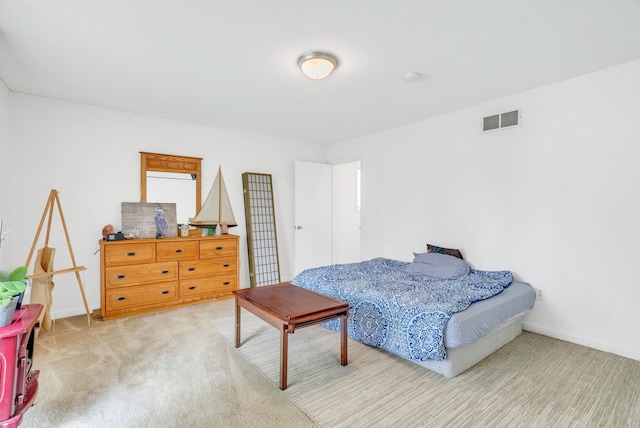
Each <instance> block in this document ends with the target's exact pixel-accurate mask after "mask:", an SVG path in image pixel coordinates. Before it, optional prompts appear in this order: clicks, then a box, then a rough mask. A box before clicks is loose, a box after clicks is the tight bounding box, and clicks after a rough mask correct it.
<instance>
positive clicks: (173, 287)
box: [105, 281, 178, 311]
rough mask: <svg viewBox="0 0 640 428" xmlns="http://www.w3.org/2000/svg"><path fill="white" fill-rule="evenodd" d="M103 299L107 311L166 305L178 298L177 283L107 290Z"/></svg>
mask: <svg viewBox="0 0 640 428" xmlns="http://www.w3.org/2000/svg"><path fill="white" fill-rule="evenodd" d="M105 297H106V302H105V304H106V306H107V311H114V310H118V309H126V308H133V307H136V306H143V305H149V304H158V303H168V302H171V301H173V300H177V298H178V281H173V282H165V283H161V284H148V285H136V286H134V287H122V288H118V289H114V290H108V291H107V293H106V296H105Z"/></svg>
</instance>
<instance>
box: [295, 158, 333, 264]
mask: <svg viewBox="0 0 640 428" xmlns="http://www.w3.org/2000/svg"><path fill="white" fill-rule="evenodd" d="M294 183H295V184H294V187H295V190H294V197H295V208H294V209H295V229H296V230H295V238H294V241H295V242H294V244H295V251H294V275H297V274H299V273H300V272H302V271H303V270H305V269H309V268H313V267H319V266H326V265H329V264H331V165H327V164H322V163H314V162H303V161H296V162H295V174H294Z"/></svg>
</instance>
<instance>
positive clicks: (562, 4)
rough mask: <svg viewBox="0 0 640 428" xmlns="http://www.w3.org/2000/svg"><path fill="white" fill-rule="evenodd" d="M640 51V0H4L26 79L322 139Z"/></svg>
mask: <svg viewBox="0 0 640 428" xmlns="http://www.w3.org/2000/svg"><path fill="white" fill-rule="evenodd" d="M308 50H326V51H328V52H331V53H334V54H335V55H337V56H338V57H339V59H340V62H341V63H340V65H339V67H338V69H337V70H336V71H335V72H334V74H332V75H331V76H329V78H327V79H325V80H322V81H314V80H310V79H308V78H306V77H304V76H303V75H302V73H301V72H300V70H299V69H298V68H297V58H298V56H299V55H300V54H302V53H303V52H305V51H308ZM638 58H640V0H606V1H605V0H458V1H456V0H450V1H446V0H368V1H364V0H323V1H318V0H314V1H309V0H272V1H265V0H237V1H219V0H182V1H178V0H174V1H167V0H110V1H107V0H39V1H35V0H0V77H1V78H2V80H3V81H4V82H5V84H6V85H7V86H8V87H9V89H10V90H12V91H15V92H21V93H26V94H34V95H40V96H45V97H52V98H58V99H62V100H69V101H76V102H80V103H86V104H92V105H97V106H104V107H109V108H114V109H120V110H126V111H131V112H138V113H144V114H149V115H155V116H161V117H166V118H174V119H179V120H184V121H190V122H197V123H202V124H210V125H214V126H219V127H225V128H231V129H239V130H246V131H250V132H256V133H261V134H267V135H273V136H278V137H290V138H295V139H303V140H309V141H316V142H322V143H333V142H339V141H344V140H348V139H352V138H356V137H359V136H363V135H368V134H371V133H375V132H378V131H381V130H384V129H389V128H393V127H397V126H401V125H404V124H407V123H411V122H415V121H418V120H421V119H426V118H429V117H433V116H437V115H440V114H443V113H447V112H450V111H453V110H457V109H460V108H464V107H467V106H470V105H475V104H478V103H482V102H485V101H489V100H492V99H496V98H500V97H503V96H506V95H510V94H514V93H517V92H521V91H524V90H528V89H532V88H536V87H539V86H543V85H546V84H549V83H553V82H557V81H561V80H565V79H569V78H572V77H575V76H579V75H581V74H585V73H589V72H592V71H596V70H600V69H603V68H607V67H610V66H614V65H617V64H620V63H624V62H627V61H631V60H635V59H638ZM409 71H417V72H419V73H421V74H422V75H423V78H422V79H421V80H420V81H418V82H415V83H405V82H404V81H403V77H404V75H405V74H406V73H407V72H409ZM639 77H640V76H639Z"/></svg>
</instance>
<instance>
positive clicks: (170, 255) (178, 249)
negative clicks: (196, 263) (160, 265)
mask: <svg viewBox="0 0 640 428" xmlns="http://www.w3.org/2000/svg"><path fill="white" fill-rule="evenodd" d="M156 246H157V251H158V255H157V260H158V261H159V262H164V261H169V260H188V259H197V258H198V249H199V245H198V241H187V240H185V241H171V242H158V243H157V244H156Z"/></svg>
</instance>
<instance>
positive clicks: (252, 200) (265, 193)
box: [242, 172, 280, 287]
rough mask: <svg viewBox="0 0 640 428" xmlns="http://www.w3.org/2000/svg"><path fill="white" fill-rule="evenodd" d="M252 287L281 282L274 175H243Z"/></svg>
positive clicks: (246, 173)
mask: <svg viewBox="0 0 640 428" xmlns="http://www.w3.org/2000/svg"><path fill="white" fill-rule="evenodd" d="M242 190H243V193H244V213H245V216H244V217H245V219H246V223H247V248H248V249H249V278H250V281H251V287H260V286H262V285H270V284H278V283H279V282H280V260H279V258H278V239H277V234H276V214H275V209H274V204H273V185H272V178H271V174H260V173H255V172H245V173H243V174H242Z"/></svg>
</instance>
